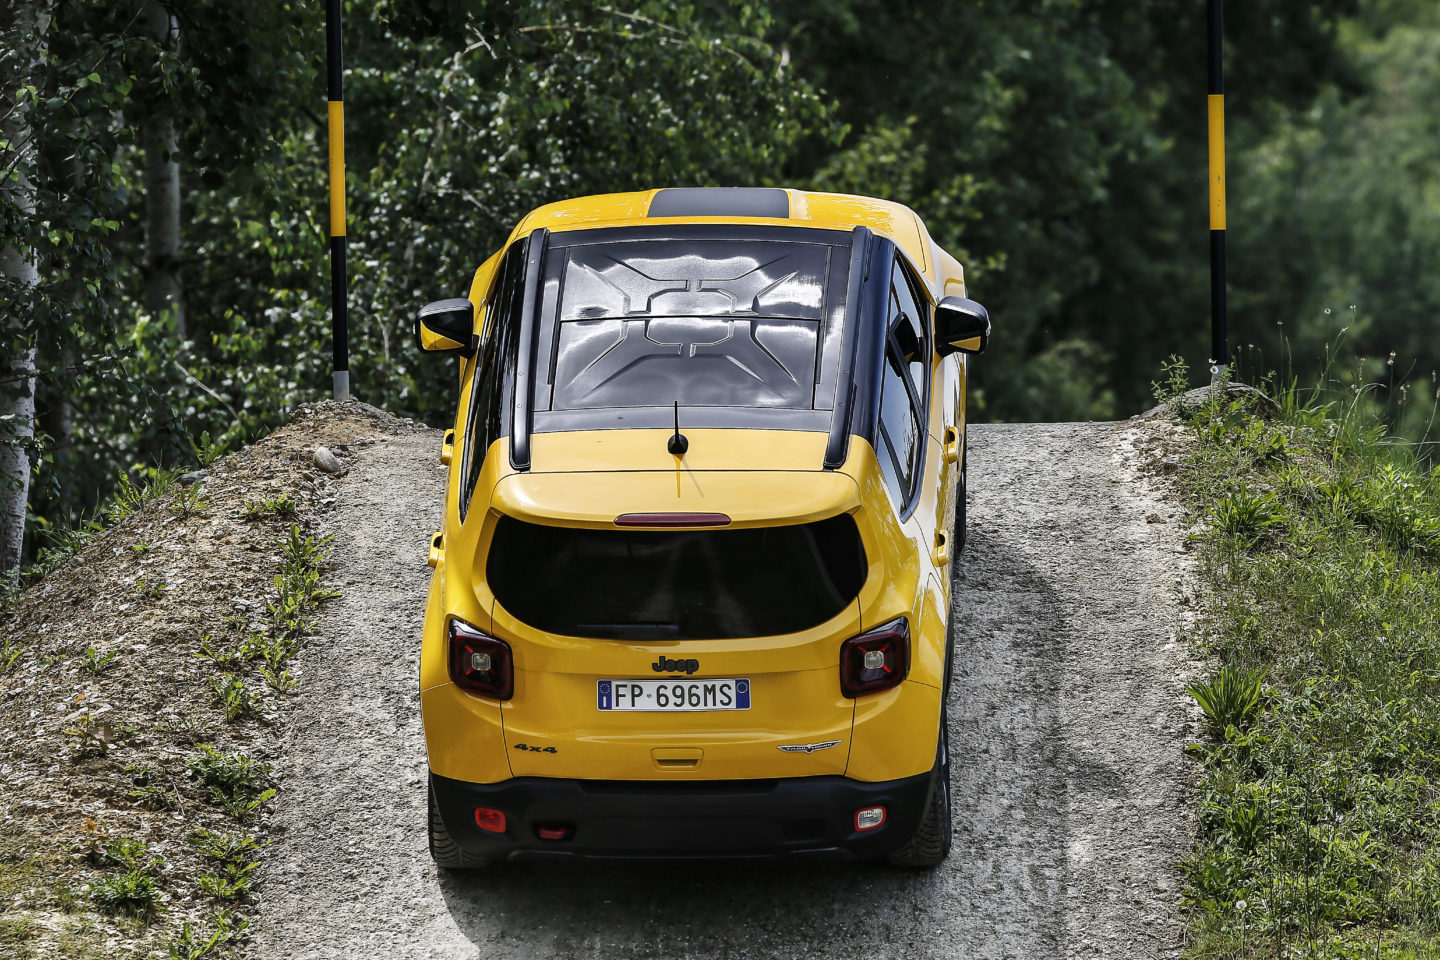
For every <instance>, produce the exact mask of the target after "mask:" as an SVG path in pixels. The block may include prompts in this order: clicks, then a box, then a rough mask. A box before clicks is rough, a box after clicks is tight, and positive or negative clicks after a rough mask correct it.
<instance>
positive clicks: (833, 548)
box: [486, 514, 866, 641]
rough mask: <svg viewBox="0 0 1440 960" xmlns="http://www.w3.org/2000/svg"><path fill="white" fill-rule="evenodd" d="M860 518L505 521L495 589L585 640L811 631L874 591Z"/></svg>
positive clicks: (522, 613)
mask: <svg viewBox="0 0 1440 960" xmlns="http://www.w3.org/2000/svg"><path fill="white" fill-rule="evenodd" d="M865 570H866V560H865V549H864V547H863V545H862V544H861V542H860V531H859V530H858V529H857V528H856V526H855V521H854V520H853V519H851V517H850V516H849V515H846V514H842V515H841V516H838V517H832V518H830V519H828V520H821V521H819V522H816V523H804V524H791V525H787V526H779V527H750V528H744V529H737V530H699V531H651V530H643V531H636V530H577V529H572V528H569V527H551V526H542V525H539V524H532V523H526V522H524V521H522V520H516V519H514V518H513V517H502V518H501V519H500V522H499V524H498V525H497V527H496V529H495V537H494V540H493V541H492V542H491V545H490V556H489V559H488V561H487V564H486V578H487V579H488V581H489V583H490V588H491V589H492V590H493V591H494V592H495V598H496V599H497V600H498V601H499V602H500V604H501V606H503V607H505V609H506V610H508V611H510V613H511V614H513V615H514V616H515V617H517V618H518V619H519V620H521V621H522V622H524V623H526V624H529V625H530V626H532V627H536V628H538V629H540V630H544V631H546V632H547V633H558V634H563V635H566V636H574V637H592V638H598V639H608V640H636V641H649V640H704V639H732V638H739V637H768V636H776V635H779V634H786V633H796V632H798V631H801V630H808V629H810V628H811V627H815V626H818V625H819V624H822V623H824V622H825V621H827V620H829V619H830V618H831V617H833V616H835V615H836V614H838V613H840V612H841V611H842V610H844V609H845V607H846V605H847V604H849V603H850V602H851V601H852V600H854V599H855V597H856V596H857V595H859V593H860V587H861V586H862V585H863V584H864V581H865Z"/></svg>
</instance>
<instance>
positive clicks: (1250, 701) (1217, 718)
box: [1185, 664, 1265, 737]
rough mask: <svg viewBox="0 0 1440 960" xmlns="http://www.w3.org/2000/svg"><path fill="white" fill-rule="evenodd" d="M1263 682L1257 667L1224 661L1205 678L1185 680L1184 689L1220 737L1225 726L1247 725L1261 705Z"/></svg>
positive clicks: (1223, 733)
mask: <svg viewBox="0 0 1440 960" xmlns="http://www.w3.org/2000/svg"><path fill="white" fill-rule="evenodd" d="M1264 682H1265V675H1264V674H1263V673H1261V672H1259V671H1255V670H1244V669H1241V668H1240V667H1237V666H1234V665H1233V664H1226V665H1225V666H1223V667H1221V668H1220V669H1219V670H1218V671H1216V672H1215V673H1214V674H1212V675H1211V676H1210V678H1209V679H1208V680H1196V681H1193V682H1191V683H1189V684H1187V685H1186V687H1185V692H1186V693H1188V694H1190V696H1192V697H1194V698H1195V702H1196V703H1198V704H1199V705H1200V709H1201V710H1202V711H1203V712H1204V713H1205V719H1207V720H1209V721H1210V729H1211V730H1212V731H1213V732H1214V733H1216V734H1218V735H1219V736H1222V737H1223V736H1224V735H1225V730H1226V728H1228V727H1235V728H1236V729H1237V730H1244V729H1245V728H1246V727H1247V726H1249V725H1250V723H1251V721H1252V720H1253V719H1254V715H1255V713H1256V708H1258V707H1259V706H1260V698H1261V695H1262V693H1263V687H1264Z"/></svg>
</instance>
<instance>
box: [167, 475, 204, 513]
mask: <svg viewBox="0 0 1440 960" xmlns="http://www.w3.org/2000/svg"><path fill="white" fill-rule="evenodd" d="M204 509H205V504H204V503H203V502H201V500H200V485H199V484H198V483H197V484H191V485H190V486H188V487H177V488H176V490H175V499H174V500H173V501H172V502H171V504H170V512H171V513H173V514H174V515H175V516H177V517H181V518H188V517H190V516H192V515H194V514H196V513H199V512H201V511H202V510H204Z"/></svg>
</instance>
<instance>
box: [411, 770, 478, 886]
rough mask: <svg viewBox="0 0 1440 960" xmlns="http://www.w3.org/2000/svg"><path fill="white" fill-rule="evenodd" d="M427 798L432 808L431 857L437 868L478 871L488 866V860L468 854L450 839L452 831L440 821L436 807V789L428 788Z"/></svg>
mask: <svg viewBox="0 0 1440 960" xmlns="http://www.w3.org/2000/svg"><path fill="white" fill-rule="evenodd" d="M425 798H426V800H427V801H428V804H429V808H430V857H431V859H433V860H434V861H435V864H436V866H439V867H441V868H443V869H445V870H478V869H480V868H481V867H484V866H488V865H489V861H488V860H485V859H484V858H482V857H476V856H472V855H471V854H468V853H466V852H465V851H464V850H462V849H460V844H458V843H456V842H455V841H454V840H452V839H451V838H450V831H449V830H446V829H445V821H443V820H441V819H440V810H439V809H438V808H437V807H436V806H435V791H434V789H432V788H428V787H427V788H426V791H425Z"/></svg>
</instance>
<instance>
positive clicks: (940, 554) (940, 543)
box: [930, 533, 950, 567]
mask: <svg viewBox="0 0 1440 960" xmlns="http://www.w3.org/2000/svg"><path fill="white" fill-rule="evenodd" d="M930 559H931V560H934V561H935V566H937V567H943V566H945V565H946V564H947V563H949V562H950V540H949V539H948V538H947V537H946V536H945V534H943V533H936V534H935V549H934V550H932V551H931V552H930Z"/></svg>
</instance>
